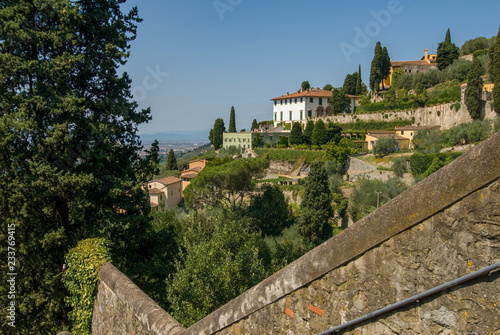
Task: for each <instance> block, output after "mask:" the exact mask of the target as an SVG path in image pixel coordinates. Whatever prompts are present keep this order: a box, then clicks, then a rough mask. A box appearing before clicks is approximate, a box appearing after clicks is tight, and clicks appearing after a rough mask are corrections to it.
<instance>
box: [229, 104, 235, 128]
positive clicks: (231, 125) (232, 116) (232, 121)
mask: <svg viewBox="0 0 500 335" xmlns="http://www.w3.org/2000/svg"><path fill="white" fill-rule="evenodd" d="M229 132H230V133H236V116H235V112H234V106H231V114H230V116H229Z"/></svg>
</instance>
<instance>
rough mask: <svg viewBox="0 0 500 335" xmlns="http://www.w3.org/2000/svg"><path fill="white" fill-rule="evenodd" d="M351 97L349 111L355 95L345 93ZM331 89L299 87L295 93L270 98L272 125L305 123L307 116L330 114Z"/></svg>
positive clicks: (356, 97) (353, 106)
mask: <svg viewBox="0 0 500 335" xmlns="http://www.w3.org/2000/svg"><path fill="white" fill-rule="evenodd" d="M347 96H348V97H349V98H350V99H351V113H353V112H354V110H355V108H356V101H357V99H358V98H359V97H358V96H356V95H350V94H348V95H347ZM331 97H332V91H327V90H322V89H320V88H319V87H317V88H309V89H307V90H303V89H300V90H298V91H297V92H295V93H291V94H290V93H288V92H287V94H286V95H282V96H280V97H277V98H273V99H271V101H272V102H273V121H274V126H275V127H277V126H278V125H279V124H284V123H294V122H300V123H305V122H306V121H307V118H311V117H318V116H328V115H332V107H331V106H330V105H329V103H328V99H330V98H331Z"/></svg>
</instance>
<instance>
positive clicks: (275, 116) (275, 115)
mask: <svg viewBox="0 0 500 335" xmlns="http://www.w3.org/2000/svg"><path fill="white" fill-rule="evenodd" d="M274 121H278V113H274Z"/></svg>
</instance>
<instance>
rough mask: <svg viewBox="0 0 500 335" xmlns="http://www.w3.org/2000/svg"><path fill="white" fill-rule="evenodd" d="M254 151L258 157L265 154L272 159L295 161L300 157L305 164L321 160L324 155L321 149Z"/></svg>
mask: <svg viewBox="0 0 500 335" xmlns="http://www.w3.org/2000/svg"><path fill="white" fill-rule="evenodd" d="M255 152H256V153H257V155H259V157H263V156H264V155H266V154H267V159H269V160H273V161H287V162H296V161H298V160H299V159H301V160H303V161H304V162H305V163H306V164H309V163H312V162H314V161H317V160H322V159H323V156H324V155H325V153H324V152H323V151H313V150H281V149H255Z"/></svg>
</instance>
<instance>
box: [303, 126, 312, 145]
mask: <svg viewBox="0 0 500 335" xmlns="http://www.w3.org/2000/svg"><path fill="white" fill-rule="evenodd" d="M313 131H314V121H312V120H309V121H307V124H306V129H304V142H306V144H311V141H312V134H313Z"/></svg>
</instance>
